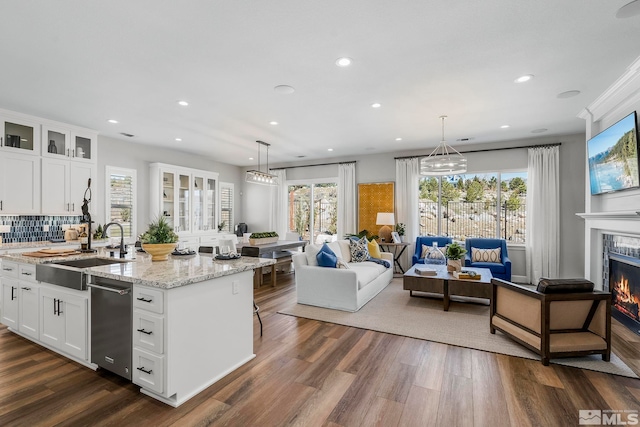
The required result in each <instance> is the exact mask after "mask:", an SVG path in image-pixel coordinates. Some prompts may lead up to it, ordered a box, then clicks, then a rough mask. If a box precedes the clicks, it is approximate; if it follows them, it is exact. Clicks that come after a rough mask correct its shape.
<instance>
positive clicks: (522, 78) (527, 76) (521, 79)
mask: <svg viewBox="0 0 640 427" xmlns="http://www.w3.org/2000/svg"><path fill="white" fill-rule="evenodd" d="M532 78H533V74H525V75H524V76H520V77H518V78H517V79H515V82H516V83H524V82H528V81H529V80H531V79H532Z"/></svg>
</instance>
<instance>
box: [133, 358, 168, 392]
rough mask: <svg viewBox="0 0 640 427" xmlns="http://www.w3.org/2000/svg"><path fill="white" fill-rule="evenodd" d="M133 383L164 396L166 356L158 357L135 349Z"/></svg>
mask: <svg viewBox="0 0 640 427" xmlns="http://www.w3.org/2000/svg"><path fill="white" fill-rule="evenodd" d="M132 381H133V383H134V384H137V385H139V386H140V387H142V388H146V389H147V390H150V391H153V392H156V393H158V394H162V392H163V391H164V356H157V355H154V354H151V353H147V352H146V351H144V350H140V349H138V348H134V349H133V378H132Z"/></svg>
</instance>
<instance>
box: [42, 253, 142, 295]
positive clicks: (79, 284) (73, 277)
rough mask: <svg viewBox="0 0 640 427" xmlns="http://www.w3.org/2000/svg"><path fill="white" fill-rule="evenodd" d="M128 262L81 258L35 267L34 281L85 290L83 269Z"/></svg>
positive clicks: (85, 279)
mask: <svg viewBox="0 0 640 427" xmlns="http://www.w3.org/2000/svg"><path fill="white" fill-rule="evenodd" d="M127 262H130V260H122V259H115V258H82V259H75V260H70V261H58V262H52V263H49V264H37V265H36V280H39V281H41V282H45V283H51V284H52V285H58V286H64V287H65V288H71V289H78V290H81V291H86V290H87V273H86V272H85V270H84V269H85V268H89V267H98V266H101V265H110V264H122V263H127Z"/></svg>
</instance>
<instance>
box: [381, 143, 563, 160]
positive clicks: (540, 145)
mask: <svg viewBox="0 0 640 427" xmlns="http://www.w3.org/2000/svg"><path fill="white" fill-rule="evenodd" d="M560 145H562V142H555V143H553V144H539V145H522V146H520V147H502V148H486V149H484V150H468V151H460V153H461V154H465V153H483V152H487V151H502V150H516V149H518V148H544V147H557V146H560ZM427 156H428V154H423V155H418V156H402V157H394V159H395V160H400V159H415V158H420V157H427Z"/></svg>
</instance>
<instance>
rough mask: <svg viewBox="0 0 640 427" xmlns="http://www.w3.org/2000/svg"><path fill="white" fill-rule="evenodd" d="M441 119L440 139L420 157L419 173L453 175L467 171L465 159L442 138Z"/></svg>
mask: <svg viewBox="0 0 640 427" xmlns="http://www.w3.org/2000/svg"><path fill="white" fill-rule="evenodd" d="M440 118H441V119H442V140H441V141H440V145H438V146H437V147H436V148H435V150H433V151H432V152H431V154H429V155H428V156H427V157H423V158H422V159H420V175H436V176H438V175H455V174H460V173H464V172H466V171H467V159H466V157H464V156H463V155H462V154H460V152H458V150H456V149H455V148H453V147H451V146H450V145H447V141H445V140H444V119H446V118H447V116H440Z"/></svg>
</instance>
